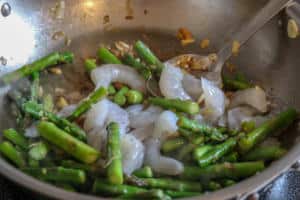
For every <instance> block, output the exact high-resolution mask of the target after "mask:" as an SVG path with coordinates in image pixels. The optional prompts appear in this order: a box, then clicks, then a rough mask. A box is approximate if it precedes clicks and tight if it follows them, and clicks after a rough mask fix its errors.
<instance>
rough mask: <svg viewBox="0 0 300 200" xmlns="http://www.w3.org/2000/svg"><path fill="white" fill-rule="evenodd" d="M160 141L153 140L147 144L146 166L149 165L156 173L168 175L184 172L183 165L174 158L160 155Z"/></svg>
mask: <svg viewBox="0 0 300 200" xmlns="http://www.w3.org/2000/svg"><path fill="white" fill-rule="evenodd" d="M160 145H161V144H160V141H159V140H158V139H154V138H151V139H149V140H147V142H146V152H145V165H149V166H150V167H151V168H152V169H153V170H154V171H155V172H158V173H162V174H166V175H178V174H180V173H182V172H183V169H184V167H183V164H182V163H181V162H179V161H177V160H175V159H173V158H169V157H165V156H162V155H161V154H160Z"/></svg>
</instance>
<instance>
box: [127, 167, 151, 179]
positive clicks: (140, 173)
mask: <svg viewBox="0 0 300 200" xmlns="http://www.w3.org/2000/svg"><path fill="white" fill-rule="evenodd" d="M132 174H133V175H134V176H136V177H139V178H152V177H153V172H152V169H151V167H149V166H145V167H143V168H141V169H137V170H135V171H134V172H133V173H132Z"/></svg>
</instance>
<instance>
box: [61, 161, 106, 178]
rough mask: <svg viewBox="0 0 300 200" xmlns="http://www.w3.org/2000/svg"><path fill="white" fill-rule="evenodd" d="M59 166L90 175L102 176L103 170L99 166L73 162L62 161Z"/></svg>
mask: <svg viewBox="0 0 300 200" xmlns="http://www.w3.org/2000/svg"><path fill="white" fill-rule="evenodd" d="M60 164H61V166H63V167H66V168H73V169H80V170H83V171H86V172H89V173H91V174H96V175H104V170H103V169H102V167H101V166H97V165H87V164H82V163H78V162H75V161H73V160H63V161H62V162H61V163H60Z"/></svg>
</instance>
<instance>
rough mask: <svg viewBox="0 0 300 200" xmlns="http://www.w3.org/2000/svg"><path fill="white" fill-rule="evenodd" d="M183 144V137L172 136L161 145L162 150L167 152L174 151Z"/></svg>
mask: <svg viewBox="0 0 300 200" xmlns="http://www.w3.org/2000/svg"><path fill="white" fill-rule="evenodd" d="M184 144H185V139H184V138H174V139H170V140H166V141H165V142H164V143H163V144H162V147H161V150H162V152H164V153H169V152H174V151H175V150H177V149H179V148H180V147H182V146H183V145H184Z"/></svg>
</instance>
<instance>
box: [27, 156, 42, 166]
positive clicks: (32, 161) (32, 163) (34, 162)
mask: <svg viewBox="0 0 300 200" xmlns="http://www.w3.org/2000/svg"><path fill="white" fill-rule="evenodd" d="M28 166H29V167H34V168H37V167H39V166H40V162H39V161H38V160H35V159H33V158H30V157H29V158H28Z"/></svg>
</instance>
